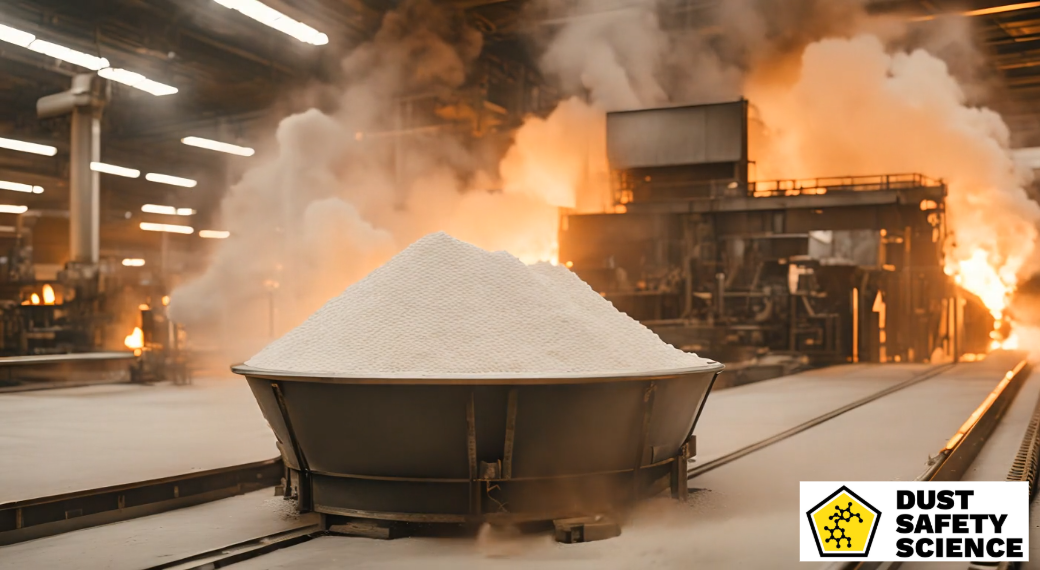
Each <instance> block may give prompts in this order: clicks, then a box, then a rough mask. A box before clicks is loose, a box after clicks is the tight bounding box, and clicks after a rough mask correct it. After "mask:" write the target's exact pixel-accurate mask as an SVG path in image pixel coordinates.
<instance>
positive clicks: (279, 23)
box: [214, 0, 329, 46]
mask: <svg viewBox="0 0 1040 570" xmlns="http://www.w3.org/2000/svg"><path fill="white" fill-rule="evenodd" d="M214 2H216V3H217V4H220V5H221V6H223V7H225V8H230V9H232V10H237V11H238V12H241V13H242V14H244V15H246V16H249V17H250V18H252V19H254V20H256V21H257V22H260V23H261V24H263V25H265V26H270V27H272V28H274V29H276V30H278V31H279V32H282V33H283V34H287V35H289V36H292V37H294V38H296V39H298V40H300V41H301V42H303V43H307V44H311V45H316V46H323V45H325V44H327V43H329V36H327V35H325V34H323V33H321V32H319V31H318V30H315V29H314V28H312V27H310V26H308V25H307V24H304V23H303V22H298V21H296V20H294V19H292V18H290V17H289V16H286V15H285V14H283V13H281V12H279V11H278V10H275V9H274V8H271V7H270V6H268V5H267V4H264V3H263V2H259V1H258V0H214Z"/></svg>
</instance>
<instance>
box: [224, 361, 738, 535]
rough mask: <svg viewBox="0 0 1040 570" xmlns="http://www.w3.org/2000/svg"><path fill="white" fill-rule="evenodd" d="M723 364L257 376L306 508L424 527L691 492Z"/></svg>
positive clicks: (255, 384) (547, 516)
mask: <svg viewBox="0 0 1040 570" xmlns="http://www.w3.org/2000/svg"><path fill="white" fill-rule="evenodd" d="M722 368H723V366H722V365H721V364H718V363H715V362H710V361H709V362H707V363H706V364H704V365H702V366H699V367H696V368H691V369H683V370H673V371H666V372H654V373H644V374H619V375H614V376H599V377H580V376H555V377H525V378H520V377H506V376H500V377H493V376H485V377H479V378H478V377H473V376H455V377H440V378H399V377H369V378H359V377H338V376H328V375H306V374H297V373H288V372H278V371H272V370H261V369H257V368H252V367H249V366H245V365H241V366H235V367H233V368H232V370H233V371H234V372H236V373H238V374H241V375H244V376H245V377H246V378H247V379H248V382H249V386H250V388H251V389H252V390H253V394H254V396H255V397H256V399H257V402H258V403H259V404H260V408H261V410H262V411H263V414H264V416H265V417H266V418H267V421H268V422H269V423H270V425H271V427H272V429H273V430H274V432H275V435H276V436H277V438H278V441H279V443H280V446H279V447H280V448H281V450H282V454H283V457H284V460H285V464H286V465H287V466H288V469H289V477H288V484H289V489H290V490H289V491H287V492H291V493H293V494H294V495H295V496H297V497H298V498H299V505H300V509H301V510H304V511H308V510H313V511H317V512H319V513H324V514H326V515H337V516H346V517H359V518H367V519H382V520H389V521H404V522H418V523H437V522H443V523H472V522H480V521H489V520H490V521H494V520H496V519H505V520H508V521H511V522H519V521H532V520H551V519H559V518H563V517H572V516H584V515H589V514H597V513H608V512H616V511H617V510H619V509H623V508H624V507H625V506H626V505H628V504H630V503H631V502H632V501H633V500H636V499H638V498H640V497H645V496H648V495H651V494H656V493H658V492H661V491H663V490H665V489H667V488H669V487H671V488H672V490H673V493H675V494H676V495H677V496H681V497H685V489H686V487H685V485H686V459H687V458H688V453H689V446H688V439H689V438H690V435H691V433H692V432H693V428H694V426H695V425H696V422H697V418H698V417H699V415H700V413H701V410H702V409H703V407H704V403H705V400H706V398H707V396H708V392H709V391H710V389H711V386H712V383H713V382H714V379H715V377H716V375H717V374H718V373H719V372H720V371H721V370H722Z"/></svg>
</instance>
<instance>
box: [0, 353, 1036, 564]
mask: <svg viewBox="0 0 1040 570" xmlns="http://www.w3.org/2000/svg"><path fill="white" fill-rule="evenodd" d="M952 366H953V365H939V366H934V367H932V368H929V369H928V370H925V371H924V372H921V373H920V374H918V375H916V376H914V377H912V378H910V379H908V380H905V381H903V382H901V383H899V384H895V385H893V386H890V387H888V388H885V389H882V390H879V391H877V392H875V393H873V394H869V395H867V396H865V397H862V398H860V399H858V400H856V401H853V402H851V403H849V404H846V405H843V406H841V407H838V408H835V409H833V410H831V411H828V412H826V413H823V414H820V415H818V416H816V417H814V418H812V419H810V420H808V421H805V422H803V423H801V424H798V425H796V426H794V427H791V428H789V429H786V430H784V431H782V432H780V433H777V434H775V435H772V436H770V437H767V438H764V439H762V440H760V441H757V442H755V443H753V444H750V445H746V446H743V447H741V448H739V449H737V450H735V451H732V452H730V453H727V454H725V455H723V456H721V457H718V458H717V459H714V460H712V461H708V462H705V463H703V464H699V465H692V466H691V467H690V469H689V470H688V478H689V479H691V480H692V479H695V478H697V477H699V476H701V475H704V474H705V473H708V472H710V471H712V470H715V469H717V468H719V467H722V466H724V465H727V464H730V463H732V462H735V461H737V460H739V459H741V458H744V457H747V456H749V455H751V454H754V453H757V452H760V451H762V450H764V449H767V448H769V447H770V446H773V445H775V444H777V443H779V442H782V441H784V440H786V439H789V438H791V437H793V436H796V435H797V434H799V433H803V432H805V431H808V430H811V429H813V428H815V427H817V426H820V425H822V424H824V423H826V422H828V421H831V420H833V419H834V418H837V417H839V416H841V415H843V414H846V413H848V412H850V411H852V410H855V409H857V408H860V407H863V406H865V405H867V404H870V403H871V402H875V401H877V400H880V399H882V398H885V397H889V396H891V395H893V394H896V393H898V392H900V391H902V390H905V389H906V388H909V387H911V386H914V385H917V384H920V383H922V382H925V381H927V380H929V379H932V378H935V377H937V376H939V375H941V374H943V373H944V372H947V371H949V370H950V369H951V368H952ZM1029 373H1030V368H1029V366H1028V364H1027V363H1026V362H1025V361H1021V362H1018V363H1017V365H1016V366H1015V367H1014V368H1013V369H1011V370H1009V371H1007V373H1006V374H1005V375H1004V377H1003V378H1002V379H1001V380H1000V381H999V382H998V383H997V385H996V386H995V388H994V389H993V390H992V391H991V392H990V393H989V394H988V395H987V396H986V397H985V398H984V399H983V401H982V402H981V403H980V404H979V405H978V407H977V408H976V409H975V410H974V411H973V412H972V413H971V414H970V415H969V417H968V418H967V419H966V420H965V421H964V423H963V424H962V425H961V426H960V428H959V429H958V430H957V431H956V433H953V434H951V437H950V440H949V442H948V443H947V445H946V446H945V447H944V448H942V449H940V450H938V452H937V453H936V454H935V455H934V456H933V457H931V459H930V461H929V462H928V464H927V465H925V466H924V467H925V468H924V471H923V472H922V473H921V475H920V476H919V477H918V480H956V479H960V477H961V476H962V475H963V474H964V472H965V470H966V469H967V468H968V466H970V465H971V463H972V461H973V460H974V459H975V458H976V457H977V456H978V454H979V452H980V451H981V449H982V448H983V446H984V445H985V443H986V441H987V439H988V438H989V436H990V435H991V434H992V433H993V431H994V429H995V428H996V427H997V425H998V424H999V423H1000V420H1001V418H1002V417H1003V416H1004V414H1005V412H1006V411H1007V410H1008V408H1009V407H1010V405H1011V403H1012V401H1013V399H1014V398H1015V395H1016V394H1017V392H1018V390H1019V389H1020V388H1021V386H1022V384H1024V382H1025V380H1026V378H1027V377H1028V375H1029ZM1009 467H1010V469H1009V473H1008V480H1023V481H1029V482H1030V484H1031V489H1032V490H1035V488H1036V486H1037V475H1038V472H1040V402H1038V403H1037V406H1036V408H1035V410H1034V413H1033V416H1032V419H1031V421H1030V423H1029V426H1028V429H1026V431H1025V433H1024V435H1023V439H1022V442H1021V445H1020V449H1019V450H1018V453H1017V454H1016V456H1015V459H1014V462H1013V464H1012V465H1011V466H1009ZM282 473H283V466H282V464H281V461H280V460H270V461H267V462H260V463H255V464H249V465H244V466H236V467H232V468H226V469H222V470H213V471H210V472H205V473H198V474H194V475H193V476H190V481H193V482H194V484H195V486H194V487H190V484H189V476H185V477H180V478H177V477H174V478H167V479H161V480H154V481H146V482H142V483H137V484H133V485H125V486H119V487H110V488H105V489H99V490H96V491H92V492H84V493H73V494H69V495H66V496H58V497H47V498H44V499H36V500H32V501H20V502H18V503H8V504H5V505H0V524H3V521H5V520H7V519H8V518H11V516H12V515H11V513H12V512H13V511H14V510H15V509H21V512H22V514H21V515H20V516H21V517H22V518H21V519H20V520H21V521H22V522H21V524H22V527H20V528H9V526H10V525H8V527H4V526H0V529H7V530H4V531H0V544H10V543H12V542H18V541H20V540H28V539H30V538H36V537H38V536H47V535H52V534H57V533H61V532H67V531H70V530H75V529H78V528H84V527H86V526H93V525H95V524H105V523H107V522H113V521H114V520H126V519H129V518H134V517H138V516H145V515H148V514H153V513H156V512H162V511H164V510H170V509H172V508H179V507H181V506H187V505H188V504H198V503H200V502H205V501H207V500H215V499H217V498H223V497H225V496H231V495H234V494H239V493H241V492H246V491H247V490H252V489H256V488H262V487H267V486H274V485H277V484H279V483H280V481H281V476H282ZM207 482H208V483H207ZM189 487H190V488H191V489H194V490H195V492H193V493H189V494H188V495H186V496H182V497H178V496H177V495H178V494H179V493H180V491H174V490H173V489H174V488H177V489H188V488H189ZM207 488H208V491H207V490H205V489H207ZM135 491H137V492H141V493H143V494H148V493H149V492H150V493H153V496H155V497H160V496H161V497H164V498H165V500H159V501H152V502H151V503H150V504H144V505H136V504H135V505H130V504H128V503H127V502H126V501H127V497H128V496H130V494H132V493H133V492H135ZM171 495H172V497H171ZM119 497H123V498H122V499H120V498H119ZM171 500H174V501H175V502H170V501H171ZM177 500H181V501H180V502H176V501H177ZM121 501H122V502H121ZM88 504H108V505H110V506H111V505H113V504H114V505H115V506H116V508H115V509H111V508H105V509H100V510H98V511H96V512H87V511H85V510H84V511H83V512H82V513H81V514H79V515H78V516H72V517H69V513H70V512H72V513H73V514H76V513H78V511H76V509H83V508H85V505H88ZM132 507H136V508H137V510H135V509H134V508H132ZM113 511H116V512H113ZM117 512H118V514H117ZM37 513H39V515H40V516H42V515H43V514H47V516H46V517H43V518H34V517H37V516H38V514H37ZM48 513H49V514H48ZM58 513H60V514H61V515H64V518H63V517H62V516H59V514H58ZM5 517H6V518H5ZM48 517H49V518H48ZM77 519H79V520H77ZM33 521H41V522H37V523H35V524H28V523H31V522H33ZM12 533H13V534H12ZM327 534H329V532H327V531H325V530H323V528H322V526H321V525H304V526H299V527H296V528H291V529H287V530H281V531H279V532H275V533H271V534H266V535H262V536H256V537H253V538H250V539H248V540H244V541H241V542H236V543H233V544H228V545H226V546H223V547H220V548H216V549H212V550H207V551H204V552H197V553H192V554H190V555H187V556H183V557H180V558H176V559H173V560H167V561H164V562H163V563H161V564H158V565H154V566H150V567H148V570H204V569H212V568H223V567H227V566H230V565H233V564H236V563H238V562H243V561H245V560H250V559H254V558H257V557H261V556H264V555H266V554H270V553H272V552H276V551H279V550H283V549H286V548H291V547H293V546H297V545H300V544H302V543H305V542H308V541H310V540H313V539H315V538H318V537H321V536H325V535H327ZM897 567H898V566H893V565H891V564H863V563H845V564H839V565H834V566H832V567H830V568H831V569H832V570H853V569H855V570H867V569H871V570H873V569H882V568H885V569H889V568H893V569H894V568H897ZM1001 568H1004V569H1008V570H1009V569H1011V568H1013V566H1008V565H1004V566H1001Z"/></svg>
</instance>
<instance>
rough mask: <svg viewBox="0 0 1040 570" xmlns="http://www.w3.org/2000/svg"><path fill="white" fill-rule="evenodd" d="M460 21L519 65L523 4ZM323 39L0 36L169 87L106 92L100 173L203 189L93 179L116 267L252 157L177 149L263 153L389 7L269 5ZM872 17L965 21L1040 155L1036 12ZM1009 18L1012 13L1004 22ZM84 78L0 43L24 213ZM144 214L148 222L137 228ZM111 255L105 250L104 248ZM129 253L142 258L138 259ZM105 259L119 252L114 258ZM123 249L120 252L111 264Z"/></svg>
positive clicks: (80, 30) (106, 12) (101, 14)
mask: <svg viewBox="0 0 1040 570" xmlns="http://www.w3.org/2000/svg"><path fill="white" fill-rule="evenodd" d="M438 2H439V3H441V4H444V5H446V6H449V7H453V8H455V9H458V10H462V11H465V14H466V17H467V18H468V19H469V20H470V21H471V23H472V24H473V25H474V26H476V27H477V28H478V29H480V30H481V31H482V32H484V34H485V42H486V47H485V52H487V53H492V54H495V53H497V54H500V55H501V56H503V57H508V58H512V59H515V60H520V61H526V60H528V59H529V57H530V56H529V54H528V53H527V51H526V49H525V48H524V45H525V44H524V42H522V41H518V40H519V38H518V36H519V35H520V34H523V33H524V30H525V28H524V27H523V26H521V25H520V22H521V15H522V13H523V11H524V10H525V8H526V5H527V2H525V1H524V0H438ZM717 2H718V0H669V1H668V2H667V3H666V7H665V9H672V10H681V11H683V12H686V13H698V14H699V13H707V12H709V11H710V8H711V7H712V6H713V5H714V4H716V3H717ZM265 3H266V4H267V5H268V6H270V7H272V8H274V9H276V10H279V11H281V12H282V13H284V14H287V15H288V16H290V17H292V18H295V19H297V20H299V21H302V22H305V23H310V24H312V25H314V26H315V27H318V28H320V29H321V31H322V32H324V33H325V34H327V36H328V37H329V41H328V45H320V46H316V45H310V44H308V43H305V42H302V41H297V40H296V39H294V38H292V37H290V36H288V35H285V34H282V33H278V32H277V31H275V30H272V29H271V28H269V27H266V26H264V25H262V24H260V23H259V22H257V21H255V20H253V19H250V18H247V17H244V16H243V14H241V13H239V12H236V11H234V10H230V9H227V8H225V7H224V6H221V5H220V4H218V3H217V2H214V1H213V0H7V1H6V2H4V3H3V6H2V7H0V24H4V25H7V26H10V27H12V28H16V29H18V30H23V31H25V32H28V33H31V34H34V35H36V36H37V37H38V38H41V39H45V40H47V41H50V42H53V43H56V44H59V45H62V46H65V47H68V48H72V49H75V50H78V51H81V52H84V53H88V54H93V55H97V56H101V57H104V58H107V59H108V60H109V61H110V62H111V66H112V67H113V68H125V69H128V70H132V71H135V72H137V73H140V74H142V75H144V76H146V77H147V78H149V79H152V80H154V81H157V82H159V83H162V84H165V85H172V86H174V87H176V88H177V89H178V92H177V93H176V94H175V95H171V96H163V97H155V96H153V95H151V94H149V93H146V92H143V91H140V90H137V89H133V88H130V87H127V86H125V85H121V84H118V83H113V96H112V101H111V103H110V104H109V105H108V107H107V108H106V111H105V119H104V122H103V133H102V141H103V142H102V156H101V160H102V162H106V163H111V164H116V165H124V166H132V167H133V168H136V169H140V170H141V171H142V172H159V173H164V174H169V175H173V176H180V177H185V178H190V179H194V180H198V186H196V187H195V188H191V189H184V188H177V187H174V186H168V185H163V184H156V183H152V182H148V181H145V180H144V179H142V178H138V179H127V178H120V177H116V176H110V175H103V177H102V212H101V218H102V227H103V232H107V233H103V236H102V241H103V251H105V250H106V249H107V250H108V253H109V254H121V253H125V254H127V255H129V254H131V253H133V252H130V251H123V250H126V249H127V248H130V249H132V248H134V247H147V246H148V244H149V243H150V242H149V240H153V241H154V240H155V239H158V237H157V236H143V235H141V234H142V232H140V231H138V230H137V222H139V221H141V220H142V219H145V218H147V215H146V214H142V213H141V211H140V209H141V206H142V205H143V204H146V203H153V204H175V205H177V206H180V207H188V208H193V209H196V210H198V212H199V213H198V217H197V218H196V225H198V226H199V227H207V224H211V222H212V220H213V214H214V212H215V211H216V207H217V205H218V204H219V201H220V197H221V195H222V193H223V191H224V190H225V189H226V188H227V186H228V184H229V182H231V181H232V180H233V178H234V177H235V176H237V174H239V173H240V172H241V169H242V168H244V167H245V166H246V165H247V164H248V161H249V160H250V159H248V158H235V157H230V158H229V155H225V154H221V153H215V152H210V151H206V150H202V149H197V148H192V147H188V146H185V145H183V144H181V142H180V141H181V139H182V138H183V137H187V136H199V137H206V138H211V139H217V140H222V141H227V142H235V143H240V144H243V145H246V146H249V145H253V144H258V143H260V142H261V140H260V139H261V138H262V137H261V135H262V133H264V132H268V129H269V128H270V127H271V126H273V121H274V120H276V119H277V118H278V117H279V116H282V115H284V114H286V113H287V112H290V111H292V110H295V108H296V106H298V105H299V104H301V99H302V98H301V97H299V96H298V95H300V94H301V93H303V92H305V90H306V88H307V87H308V86H309V85H313V84H314V83H318V82H320V83H331V82H334V81H335V79H336V76H337V73H340V71H339V69H340V68H339V65H338V63H339V61H340V60H341V58H342V56H343V55H344V54H345V53H347V52H349V51H350V50H351V48H352V47H353V46H356V45H357V44H358V43H360V42H362V41H364V40H365V39H366V38H368V37H370V36H371V34H372V33H373V32H374V31H375V30H376V29H377V27H378V25H379V22H380V19H381V17H382V14H383V13H385V11H386V10H388V9H390V8H393V7H394V5H396V4H397V2H395V1H393V0H265ZM867 3H868V8H869V9H870V10H871V11H875V12H883V13H893V14H899V15H905V16H906V17H907V18H910V19H927V18H929V17H931V16H934V15H937V14H940V15H941V14H947V13H965V12H969V13H970V14H971V16H972V17H971V18H970V21H971V25H972V27H973V31H974V33H975V34H976V36H977V38H978V45H979V46H980V48H981V51H982V54H983V55H984V57H985V66H984V67H985V73H984V74H983V75H984V80H985V84H986V86H987V89H986V95H985V97H984V101H983V102H985V103H986V104H988V105H991V106H993V107H995V108H996V109H998V110H999V111H1001V112H1002V114H1003V115H1004V116H1005V119H1006V120H1007V122H1008V123H1009V125H1010V126H1011V129H1012V137H1013V142H1014V143H1015V144H1016V146H1040V103H1038V102H1037V97H1036V96H1037V94H1038V93H1040V2H1025V3H1023V2H1008V1H997V2H994V1H972V2H953V1H945V0H870V1H868V2H867ZM1009 5H1014V9H1006V8H1001V7H1007V6H1009ZM81 72H83V69H82V68H79V67H77V66H74V65H71V64H69V63H65V62H62V61H60V60H58V59H55V58H54V57H48V56H46V55H43V54H40V53H34V52H33V51H29V50H26V49H23V48H21V47H18V46H15V45H11V44H10V43H4V42H0V109H3V110H4V112H3V113H2V114H0V136H2V137H7V138H11V139H18V140H24V141H31V142H37V143H42V144H48V145H52V146H54V147H57V149H58V151H57V154H56V156H53V157H50V156H40V155H34V154H26V153H21V152H13V151H8V150H2V149H0V180H10V181H17V182H22V183H26V184H31V185H39V186H41V187H43V188H45V190H46V191H45V192H44V193H42V194H27V195H24V196H19V198H23V200H21V202H20V203H24V204H27V205H29V206H30V207H32V208H33V209H51V210H64V209H66V208H67V204H68V193H67V182H66V180H67V176H68V161H67V156H68V146H69V142H68V119H67V118H55V119H45V120H41V119H39V118H37V116H36V109H35V105H36V101H37V99H39V98H40V97H42V96H45V95H48V94H52V93H56V92H60V91H63V90H65V89H68V88H69V84H70V81H71V77H72V76H73V75H75V74H76V73H81ZM142 216H143V217H142ZM106 244H107V245H106ZM135 244H140V245H135ZM113 248H115V249H116V250H117V251H113ZM120 248H122V250H120Z"/></svg>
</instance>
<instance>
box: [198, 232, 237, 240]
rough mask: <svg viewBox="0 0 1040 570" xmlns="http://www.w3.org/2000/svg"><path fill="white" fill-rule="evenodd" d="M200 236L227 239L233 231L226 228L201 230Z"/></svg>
mask: <svg viewBox="0 0 1040 570" xmlns="http://www.w3.org/2000/svg"><path fill="white" fill-rule="evenodd" d="M199 237H200V238H206V239H227V238H229V237H231V232H229V231H225V230H199Z"/></svg>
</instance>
